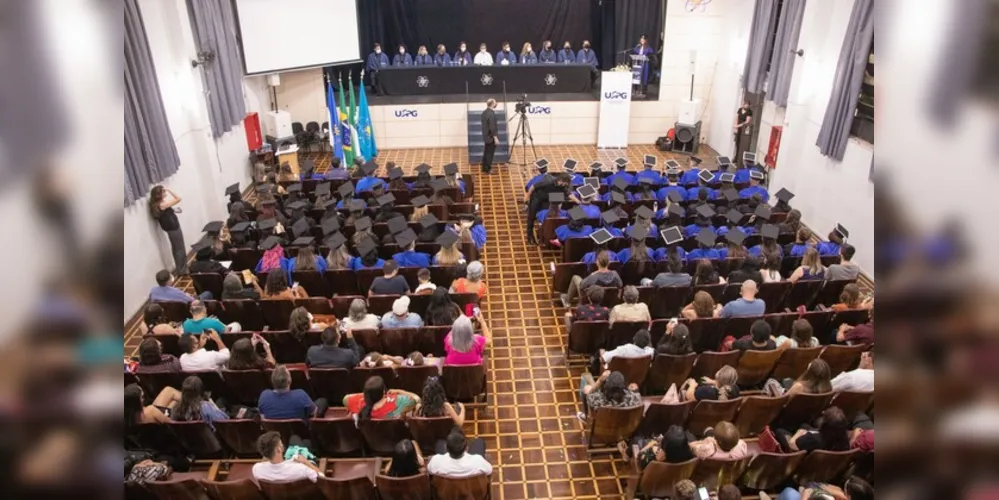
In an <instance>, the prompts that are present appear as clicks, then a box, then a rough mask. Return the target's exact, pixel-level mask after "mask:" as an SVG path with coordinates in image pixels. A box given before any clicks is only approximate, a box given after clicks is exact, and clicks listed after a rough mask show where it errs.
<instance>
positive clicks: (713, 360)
mask: <svg viewBox="0 0 999 500" xmlns="http://www.w3.org/2000/svg"><path fill="white" fill-rule="evenodd" d="M698 321H704V320H698ZM740 355H742V353H741V352H739V351H728V352H714V351H706V352H702V353H701V354H700V355H698V356H697V362H696V363H694V368H693V369H692V370H691V371H690V376H691V377H692V378H694V379H695V380H700V378H701V377H708V378H712V379H713V378H715V374H716V373H718V370H720V369H721V368H722V367H723V366H726V365H727V366H731V367H733V368H735V366H736V365H737V364H738V363H739V356H740Z"/></svg>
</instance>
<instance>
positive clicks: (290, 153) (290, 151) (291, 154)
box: [277, 146, 301, 177]
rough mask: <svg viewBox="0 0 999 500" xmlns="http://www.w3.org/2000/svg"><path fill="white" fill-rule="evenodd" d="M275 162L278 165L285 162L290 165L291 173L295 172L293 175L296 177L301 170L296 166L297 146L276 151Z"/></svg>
mask: <svg viewBox="0 0 999 500" xmlns="http://www.w3.org/2000/svg"><path fill="white" fill-rule="evenodd" d="M277 163H278V167H280V166H281V165H284V164H285V163H287V164H288V166H290V167H291V173H292V174H295V177H298V176H299V172H300V171H301V168H300V167H299V166H298V146H291V147H287V148H283V149H279V150H278V152H277Z"/></svg>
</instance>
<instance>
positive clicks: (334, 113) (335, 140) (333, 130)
mask: <svg viewBox="0 0 999 500" xmlns="http://www.w3.org/2000/svg"><path fill="white" fill-rule="evenodd" d="M326 110H327V111H328V112H329V122H330V150H331V151H333V157H334V158H339V159H340V161H341V162H343V136H342V135H341V130H342V127H341V126H340V110H339V109H338V108H337V107H336V96H334V95H333V83H332V82H331V81H330V80H326Z"/></svg>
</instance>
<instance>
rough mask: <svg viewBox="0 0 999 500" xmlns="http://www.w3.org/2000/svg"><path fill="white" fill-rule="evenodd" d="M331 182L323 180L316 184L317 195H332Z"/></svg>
mask: <svg viewBox="0 0 999 500" xmlns="http://www.w3.org/2000/svg"><path fill="white" fill-rule="evenodd" d="M330 187H331V185H330V183H328V182H321V183H319V184H316V196H329V195H330Z"/></svg>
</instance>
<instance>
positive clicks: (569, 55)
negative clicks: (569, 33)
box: [558, 40, 576, 64]
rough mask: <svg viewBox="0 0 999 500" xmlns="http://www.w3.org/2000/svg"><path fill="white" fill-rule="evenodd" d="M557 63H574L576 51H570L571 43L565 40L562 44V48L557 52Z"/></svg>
mask: <svg viewBox="0 0 999 500" xmlns="http://www.w3.org/2000/svg"><path fill="white" fill-rule="evenodd" d="M558 63H559V64H576V53H575V52H573V51H572V43H570V42H569V40H566V41H565V43H563V44H562V50H560V51H559V52H558Z"/></svg>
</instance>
